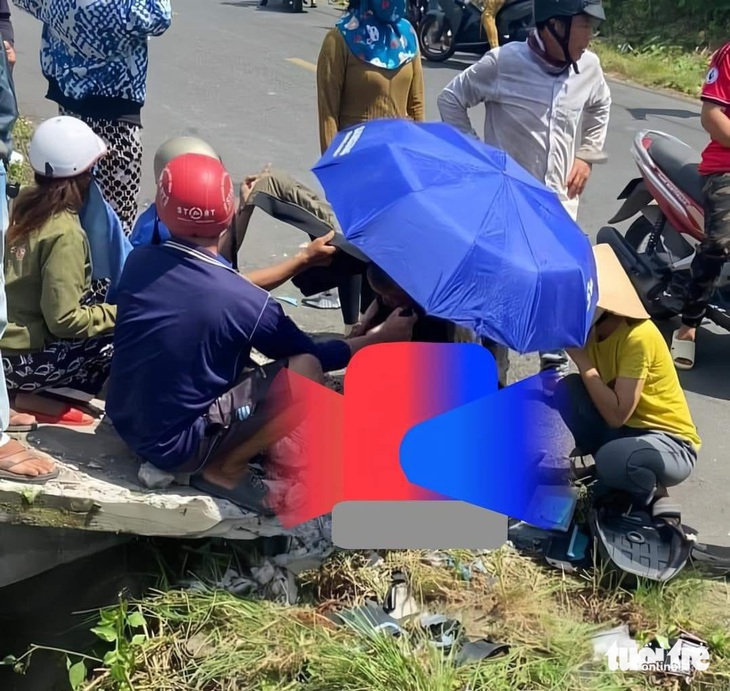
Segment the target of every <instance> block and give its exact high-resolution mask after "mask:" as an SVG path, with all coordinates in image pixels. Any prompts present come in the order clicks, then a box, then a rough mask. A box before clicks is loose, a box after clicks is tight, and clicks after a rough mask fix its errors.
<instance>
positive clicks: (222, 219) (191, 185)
mask: <svg viewBox="0 0 730 691" xmlns="http://www.w3.org/2000/svg"><path fill="white" fill-rule="evenodd" d="M233 197H234V194H233V182H232V181H231V176H230V175H229V174H228V172H227V171H226V169H225V168H224V167H223V164H222V163H221V162H220V161H218V160H216V159H214V158H211V157H210V156H203V155H201V154H183V155H182V156H177V157H176V158H173V159H172V160H171V161H170V162H169V163H168V164H167V165H166V166H165V167H164V169H163V170H162V173H161V174H160V178H159V181H158V183H157V198H156V199H155V205H156V207H157V214H158V216H159V217H160V220H161V221H162V222H163V223H164V224H165V226H166V227H167V229H168V230H169V231H170V233H171V234H172V235H182V236H188V237H189V236H195V237H206V238H207V237H211V238H212V237H217V236H218V235H220V234H221V233H222V232H223V231H224V230H226V228H228V226H229V225H230V223H231V219H232V218H233V211H234V201H233Z"/></svg>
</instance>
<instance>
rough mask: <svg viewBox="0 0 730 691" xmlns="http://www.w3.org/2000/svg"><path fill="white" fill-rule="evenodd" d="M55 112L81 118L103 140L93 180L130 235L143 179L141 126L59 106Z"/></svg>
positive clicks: (135, 217)
mask: <svg viewBox="0 0 730 691" xmlns="http://www.w3.org/2000/svg"><path fill="white" fill-rule="evenodd" d="M58 113H59V115H70V116H72V117H75V118H78V119H79V120H83V121H84V122H85V123H86V124H87V125H88V126H89V127H91V129H92V130H94V132H95V133H96V134H97V136H99V137H101V138H102V139H103V140H104V142H105V143H106V145H107V147H108V149H109V153H108V154H107V155H106V156H105V157H104V158H102V159H101V161H99V164H98V166H97V169H96V180H97V182H98V183H99V187H101V192H102V194H103V195H104V199H106V200H107V202H109V205H110V206H111V207H112V208H113V209H114V211H116V212H117V216H119V220H120V221H121V222H122V228H124V232H125V234H126V235H127V237H129V235H130V233H131V232H132V229H133V228H134V223H135V221H136V220H137V211H138V208H137V198H138V196H139V188H140V185H141V183H142V138H141V132H142V128H141V127H140V126H139V125H133V124H132V123H129V122H117V121H115V120H101V119H99V118H86V117H81V116H80V115H77V114H76V113H74V112H72V111H69V110H66V109H65V108H63V107H62V106H59V108H58Z"/></svg>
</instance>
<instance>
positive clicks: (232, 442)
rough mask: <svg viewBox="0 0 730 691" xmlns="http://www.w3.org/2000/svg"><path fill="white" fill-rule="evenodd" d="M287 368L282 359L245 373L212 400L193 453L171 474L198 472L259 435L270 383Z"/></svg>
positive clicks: (265, 417) (267, 406)
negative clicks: (198, 441) (218, 457)
mask: <svg viewBox="0 0 730 691" xmlns="http://www.w3.org/2000/svg"><path fill="white" fill-rule="evenodd" d="M288 365H289V360H288V358H284V359H282V360H277V361H276V362H271V363H268V364H266V365H262V366H258V367H254V368H251V369H249V370H246V371H245V372H244V373H243V376H242V377H241V378H240V379H239V381H238V383H237V384H235V386H233V387H231V388H230V389H229V390H228V391H226V392H225V393H224V394H223V395H222V396H220V397H219V398H217V399H216V400H215V401H213V403H212V404H211V405H210V408H208V411H207V412H206V413H205V414H204V415H203V420H204V421H205V435H204V437H203V439H202V440H201V442H200V444H199V445H198V450H197V452H196V453H195V455H194V456H192V458H190V459H188V461H186V462H185V463H184V464H183V466H182V467H180V468H177V469H176V470H175V472H178V473H198V472H200V471H201V470H202V469H203V468H204V467H205V466H206V465H208V464H209V463H210V462H211V461H212V460H214V459H215V458H216V457H217V456H219V455H221V454H225V453H228V452H229V451H230V450H231V449H233V448H235V447H236V446H240V445H241V444H243V443H244V442H246V441H248V440H249V439H251V437H253V436H254V435H255V434H256V433H257V432H259V431H260V430H261V429H262V428H263V427H264V425H266V423H267V422H268V421H269V420H270V419H271V416H272V413H273V410H272V405H271V403H272V402H271V400H269V399H270V394H271V393H272V391H271V388H272V384H273V383H274V380H275V379H276V375H277V374H279V372H281V370H282V369H285V368H286V367H287V366H288ZM279 381H282V380H279ZM284 382H285V380H284ZM284 385H285V383H284ZM277 386H278V385H277ZM286 393H287V392H285V391H281V392H279V391H277V392H276V396H271V398H279V399H281V398H282V397H283V396H284V395H285V394H286ZM279 394H281V395H279ZM280 402H281V401H280Z"/></svg>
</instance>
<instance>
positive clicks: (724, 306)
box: [597, 130, 730, 331]
mask: <svg viewBox="0 0 730 691" xmlns="http://www.w3.org/2000/svg"><path fill="white" fill-rule="evenodd" d="M631 153H632V155H633V157H634V161H635V162H636V165H637V166H638V168H639V172H640V173H641V177H638V178H635V179H634V180H632V181H631V182H630V183H629V184H628V185H627V186H626V187H625V189H624V190H623V191H622V192H621V194H620V195H619V197H618V198H619V199H622V200H624V203H623V205H622V207H621V208H620V209H619V211H618V213H617V214H616V215H615V216H614V217H613V218H612V219H610V220H609V223H620V222H622V221H627V220H629V219H630V218H633V217H634V216H636V215H637V214H640V215H639V217H638V218H637V219H636V220H635V221H634V222H633V223H632V224H631V226H630V227H629V229H628V230H627V231H626V234H625V235H622V234H621V233H620V232H619V231H618V230H616V228H614V227H612V226H604V227H603V228H601V230H600V231H599V232H598V238H597V241H598V243H607V244H609V245H611V246H612V247H613V249H614V251H615V252H616V254H617V255H618V258H619V261H620V262H621V264H622V266H623V267H624V269H625V270H626V272H627V273H628V275H629V276H630V277H631V280H632V282H633V284H634V286H635V288H636V290H637V292H638V293H639V295H640V297H641V299H642V301H643V302H644V305H645V307H646V309H647V311H648V312H649V314H651V315H652V317H654V318H655V319H658V320H661V319H670V318H672V317H674V316H677V315H678V314H679V310H680V309H681V301H680V300H677V298H676V297H672V296H677V295H681V291H682V289H683V287H684V286H685V285H686V283H687V282H688V280H689V277H690V273H689V270H690V265H691V264H692V258H693V257H694V254H695V251H696V248H697V245H698V244H699V243H700V242H701V241H702V238H703V237H704V210H703V195H702V180H701V178H700V175H699V173H698V172H697V167H698V164H699V162H700V154H699V153H698V152H697V151H695V150H694V149H692V148H691V147H689V146H687V144H685V143H684V142H682V141H681V140H679V139H677V138H676V137H673V136H671V135H669V134H666V133H664V132H657V131H652V130H643V131H640V132H638V133H637V134H636V136H635V137H634V141H633V144H632V147H631ZM670 287H671V290H670ZM707 318H708V319H709V320H710V321H712V322H714V323H715V324H717V325H719V326H721V327H722V328H723V329H726V330H728V331H730V265H728V264H726V265H725V267H724V268H723V271H722V274H721V276H720V280H719V281H718V284H717V288H716V290H715V293H714V295H713V297H712V299H711V301H710V305H709V307H708V309H707Z"/></svg>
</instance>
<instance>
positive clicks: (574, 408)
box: [556, 244, 701, 519]
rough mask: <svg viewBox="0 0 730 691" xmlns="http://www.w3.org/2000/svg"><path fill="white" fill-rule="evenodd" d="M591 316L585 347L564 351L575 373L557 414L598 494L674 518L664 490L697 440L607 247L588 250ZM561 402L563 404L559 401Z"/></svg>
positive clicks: (657, 337) (654, 338)
mask: <svg viewBox="0 0 730 691" xmlns="http://www.w3.org/2000/svg"><path fill="white" fill-rule="evenodd" d="M594 254H595V257H596V264H597V269H598V293H599V298H598V309H597V314H596V320H595V321H594V325H593V328H592V329H591V332H590V334H589V337H588V341H587V343H586V345H585V347H584V348H581V349H573V350H569V351H568V354H569V355H570V357H571V359H572V360H573V362H574V363H575V364H576V366H577V367H578V370H579V372H580V374H577V375H576V374H572V375H569V376H567V377H565V379H564V380H563V381H562V382H561V384H560V385H559V390H558V391H556V394H560V395H559V398H558V400H559V401H560V403H559V407H560V408H561V412H562V413H563V418H564V419H565V421H566V423H567V425H568V427H569V428H570V430H571V432H572V433H573V436H574V438H575V441H576V445H577V446H578V447H579V448H580V449H581V451H582V452H583V453H585V454H590V455H592V456H593V457H594V459H595V463H596V465H595V472H596V474H597V479H598V482H599V485H600V486H601V487H602V488H604V489H608V488H610V489H614V490H622V491H624V492H627V493H629V494H630V495H632V496H633V497H634V498H635V500H636V501H638V502H641V503H642V504H644V505H651V507H652V513H653V515H654V516H657V517H659V516H662V517H665V518H669V519H671V518H674V519H677V518H679V511H678V509H677V507H676V506H673V505H671V504H670V503H669V502H668V501H667V500H668V496H669V495H668V493H667V488H668V487H672V486H675V485H678V484H680V483H681V482H683V481H684V480H686V479H687V478H688V477H689V475H690V474H691V473H692V471H693V469H694V467H695V464H696V462H697V452H698V451H699V448H700V444H701V442H700V438H699V436H698V434H697V428H696V427H695V425H694V423H693V421H692V415H691V414H690V410H689V406H688V404H687V399H686V398H685V395H684V392H683V391H682V387H681V385H680V383H679V378H678V376H677V372H676V369H675V367H674V364H673V362H672V356H671V353H670V351H669V347H668V346H667V343H666V341H665V340H664V337H663V336H662V334H661V332H660V331H659V329H657V327H656V326H655V324H654V323H653V322H652V321H651V320H650V319H649V315H648V314H647V312H646V310H645V309H644V306H643V305H642V303H641V300H640V299H639V296H638V295H637V293H636V291H635V289H634V287H633V286H632V284H631V281H630V280H629V278H628V276H627V275H626V273H625V272H624V270H623V269H622V267H621V265H620V264H619V261H618V259H617V257H616V255H615V254H614V252H613V250H612V249H611V247H610V246H609V245H603V244H602V245H598V246H596V247H594ZM561 399H562V401H561Z"/></svg>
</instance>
